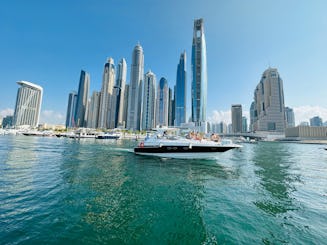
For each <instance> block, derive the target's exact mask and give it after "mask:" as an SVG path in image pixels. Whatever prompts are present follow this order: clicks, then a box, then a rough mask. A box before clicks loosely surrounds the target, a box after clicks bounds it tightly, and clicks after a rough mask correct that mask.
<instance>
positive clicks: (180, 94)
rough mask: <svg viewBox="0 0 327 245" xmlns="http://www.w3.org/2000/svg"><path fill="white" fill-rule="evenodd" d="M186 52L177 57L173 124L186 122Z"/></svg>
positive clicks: (177, 124) (178, 124)
mask: <svg viewBox="0 0 327 245" xmlns="http://www.w3.org/2000/svg"><path fill="white" fill-rule="evenodd" d="M186 77H187V76H186V52H185V51H184V52H183V53H182V54H181V56H180V59H179V64H178V66H177V76H176V89H175V126H181V123H185V122H186V88H187V78H186Z"/></svg>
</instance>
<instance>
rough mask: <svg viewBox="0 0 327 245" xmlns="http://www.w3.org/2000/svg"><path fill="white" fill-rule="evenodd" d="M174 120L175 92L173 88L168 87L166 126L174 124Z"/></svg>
mask: <svg viewBox="0 0 327 245" xmlns="http://www.w3.org/2000/svg"><path fill="white" fill-rule="evenodd" d="M174 121H175V94H174V90H173V89H171V88H169V89H168V126H174Z"/></svg>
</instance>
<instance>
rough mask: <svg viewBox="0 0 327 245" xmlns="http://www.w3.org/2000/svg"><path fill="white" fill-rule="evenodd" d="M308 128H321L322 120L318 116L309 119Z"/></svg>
mask: <svg viewBox="0 0 327 245" xmlns="http://www.w3.org/2000/svg"><path fill="white" fill-rule="evenodd" d="M310 126H313V127H320V126H322V119H321V117H319V116H315V117H313V118H310Z"/></svg>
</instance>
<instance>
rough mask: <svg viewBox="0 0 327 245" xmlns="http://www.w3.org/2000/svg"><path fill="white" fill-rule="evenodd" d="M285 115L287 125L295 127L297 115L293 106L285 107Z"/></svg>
mask: <svg viewBox="0 0 327 245" xmlns="http://www.w3.org/2000/svg"><path fill="white" fill-rule="evenodd" d="M285 117H286V127H287V128H291V127H295V117H294V111H293V109H292V108H289V107H285Z"/></svg>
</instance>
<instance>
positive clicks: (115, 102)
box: [110, 58, 127, 128]
mask: <svg viewBox="0 0 327 245" xmlns="http://www.w3.org/2000/svg"><path fill="white" fill-rule="evenodd" d="M126 72H127V65H126V60H125V59H124V58H123V59H121V60H120V61H119V63H118V65H117V74H116V84H115V86H114V90H113V97H112V102H111V107H112V109H111V111H112V113H111V117H110V128H116V127H117V126H123V114H124V93H125V84H126Z"/></svg>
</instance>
